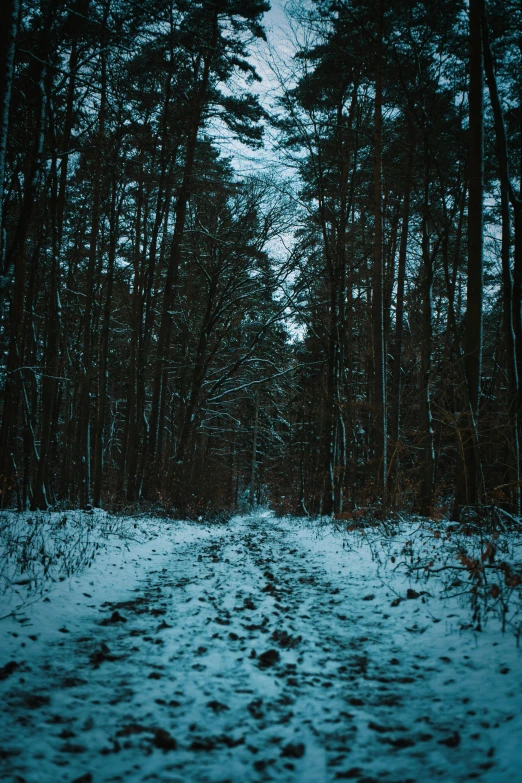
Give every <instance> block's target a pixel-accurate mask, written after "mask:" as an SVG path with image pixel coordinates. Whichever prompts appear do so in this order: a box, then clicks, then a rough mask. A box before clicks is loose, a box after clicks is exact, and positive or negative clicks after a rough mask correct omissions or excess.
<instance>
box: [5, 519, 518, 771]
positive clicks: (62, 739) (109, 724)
mask: <svg viewBox="0 0 522 783" xmlns="http://www.w3.org/2000/svg"><path fill="white" fill-rule="evenodd" d="M140 524H141V523H140ZM405 535H407V531H403V540H402V542H403V543H404V536H405ZM352 538H353V539H354V541H355V543H353V544H352V545H350V546H348V545H347V543H346V535H344V537H343V536H342V535H340V534H339V532H338V531H337V532H336V531H335V529H334V528H333V527H332V526H331V525H324V524H317V523H313V522H307V521H304V520H292V519H288V518H284V519H277V518H275V517H274V516H272V515H271V514H269V513H259V514H257V515H255V514H254V515H250V516H243V517H235V518H234V519H233V520H231V521H230V522H229V523H228V524H226V525H219V526H218V525H216V526H212V527H208V526H207V527H205V526H202V525H197V524H194V523H193V524H189V523H180V522H171V523H165V524H164V525H163V526H162V527H161V528H159V532H158V535H157V536H156V538H154V539H151V540H148V541H147V540H140V541H139V542H136V543H132V542H131V543H130V545H129V546H128V547H123V548H121V547H120V548H114V547H113V548H109V549H107V550H105V551H100V553H99V555H98V557H97V558H96V559H95V561H94V563H93V565H92V567H91V568H90V569H88V570H86V571H85V572H84V573H82V574H80V575H77V576H74V577H71V578H70V579H68V580H65V581H62V582H59V583H57V584H56V585H55V586H54V588H53V590H52V591H51V592H49V593H48V594H47V598H45V599H42V598H40V600H39V601H37V602H34V603H31V601H24V602H22V604H20V603H17V601H18V598H16V596H15V597H13V596H12V595H11V597H10V598H9V596H8V595H7V594H6V596H5V597H4V599H3V607H2V608H1V609H0V616H2V618H3V619H2V620H1V622H0V679H1V681H0V698H1V703H2V720H1V722H0V779H1V780H2V781H4V782H5V783H7V781H13V783H15V782H16V783H22V781H25V782H26V783H55V781H56V783H58V782H60V781H67V783H71V782H72V781H78V782H79V781H81V783H88V782H89V781H93V783H101V782H102V781H103V782H106V781H107V782H108V781H125V783H127V782H132V783H134V781H136V782H137V781H161V782H164V783H167V781H168V782H169V783H175V782H176V783H177V782H178V781H179V782H183V783H204V782H205V781H213V782H214V783H217V782H218V781H222V782H224V781H234V783H248V782H249V781H253V782H256V781H280V782H281V783H287V782H288V783H290V782H292V783H326V782H327V781H336V780H355V781H358V782H359V783H363V782H364V783H371V782H373V781H386V782H387V783H392V782H393V783H407V781H412V782H414V783H416V782H417V781H419V782H420V781H427V782H429V781H439V780H440V781H444V782H445V783H453V782H455V783H456V782H457V781H465V780H471V779H475V780H479V781H488V783H493V782H494V781H495V782H498V783H506V781H512V783H514V781H516V780H520V777H519V775H520V769H521V762H522V742H521V737H522V688H521V681H522V676H521V675H522V651H521V650H520V649H519V648H518V647H517V645H516V642H515V638H514V636H513V634H512V633H507V632H506V633H505V634H502V633H501V632H500V630H499V628H498V625H497V624H496V623H495V622H494V621H491V622H489V623H487V624H486V626H485V628H484V629H483V630H482V632H480V633H478V632H476V631H475V630H474V628H473V626H472V624H471V623H470V611H469V607H468V604H467V602H466V601H464V600H461V599H459V598H458V597H456V598H453V599H450V600H446V601H443V600H441V598H440V596H439V595H438V594H437V592H438V588H437V585H436V582H435V581H429V582H427V583H426V584H420V583H417V582H412V581H411V579H410V578H409V577H407V576H405V574H404V573H403V572H401V571H400V569H398V570H395V569H391V568H384V569H383V558H382V557H381V556H380V555H379V552H378V551H377V550H378V546H377V545H376V544H375V541H374V542H373V543H368V541H367V540H366V539H365V537H364V536H360V538H356V536H355V534H354V536H353V537H352ZM399 538H400V536H399ZM397 546H398V544H397ZM414 588H416V589H414ZM408 589H409V595H410V598H407V595H408ZM18 597H19V596H18ZM399 599H400V600H399ZM10 612H12V614H10ZM6 614H7V615H9V614H10V616H5V615H6Z"/></svg>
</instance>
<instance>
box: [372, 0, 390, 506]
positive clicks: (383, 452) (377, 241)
mask: <svg viewBox="0 0 522 783" xmlns="http://www.w3.org/2000/svg"><path fill="white" fill-rule="evenodd" d="M377 14H378V16H377V41H376V48H375V71H376V72H375V105H374V164H373V185H374V247H373V291H372V332H373V356H374V400H373V404H374V422H375V423H374V435H373V440H374V449H375V477H376V483H377V494H378V495H379V494H380V495H381V496H382V499H383V501H384V502H386V479H387V421H386V373H385V349H384V312H383V309H384V264H383V247H382V219H383V215H382V98H383V96H382V89H383V26H384V0H379V6H378V11H377Z"/></svg>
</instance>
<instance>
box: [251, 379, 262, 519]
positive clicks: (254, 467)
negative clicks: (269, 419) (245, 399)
mask: <svg viewBox="0 0 522 783" xmlns="http://www.w3.org/2000/svg"><path fill="white" fill-rule="evenodd" d="M259 400H260V394H259V389H258V390H257V393H256V412H255V416H254V434H253V437H252V460H251V464H250V493H249V502H250V508H254V503H255V497H256V492H255V486H256V474H257V434H258V429H259Z"/></svg>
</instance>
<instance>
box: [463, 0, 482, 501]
mask: <svg viewBox="0 0 522 783" xmlns="http://www.w3.org/2000/svg"><path fill="white" fill-rule="evenodd" d="M481 2H482V0H470V4H469V51H470V56H469V72H470V76H469V162H468V166H469V185H468V275H467V307H466V330H465V337H464V368H465V373H466V382H467V386H468V395H469V401H470V406H471V410H472V413H473V416H474V419H475V422H477V420H478V410H479V399H480V377H481V367H482V296H483V294H482V277H483V230H484V228H483V191H484V119H483V74H482V67H483V57H482V36H481ZM464 419H465V427H464V431H463V438H464V444H465V451H464V454H465V474H466V475H465V502H466V504H476V503H478V502H479V501H480V499H481V495H482V488H481V482H480V478H479V477H480V462H479V460H480V457H479V455H478V454H477V450H476V449H475V448H474V444H473V438H472V435H471V423H470V422H469V421H468V419H467V416H465V417H464Z"/></svg>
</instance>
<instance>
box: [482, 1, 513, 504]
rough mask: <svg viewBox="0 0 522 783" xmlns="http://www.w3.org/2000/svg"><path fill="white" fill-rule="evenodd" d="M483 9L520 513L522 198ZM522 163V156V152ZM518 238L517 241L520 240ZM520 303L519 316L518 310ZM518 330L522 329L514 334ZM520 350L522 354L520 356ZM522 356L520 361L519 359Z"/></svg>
mask: <svg viewBox="0 0 522 783" xmlns="http://www.w3.org/2000/svg"><path fill="white" fill-rule="evenodd" d="M481 13H482V41H483V48H484V69H485V73H486V80H487V84H488V89H489V95H490V100H491V106H492V109H493V118H494V123H495V138H496V147H497V157H498V164H499V179H500V202H501V217H502V246H501V258H502V303H503V326H504V343H505V347H506V360H507V368H506V369H507V378H508V419H509V428H510V436H509V440H510V445H511V448H510V454H511V458H510V473H511V475H510V480H509V483H510V485H511V486H512V487H513V490H512V493H511V494H512V498H513V505H514V507H515V511H516V513H517V514H519V513H520V454H519V437H518V422H519V414H520V399H519V395H520V388H519V383H520V372H521V371H522V334H520V330H521V324H520V306H521V301H520V292H521V285H522V257H521V256H522V202H521V200H520V197H518V198H517V197H516V196H515V194H514V191H513V188H512V185H511V182H510V176H509V156H508V142H507V135H506V128H505V124H504V115H503V111H502V105H501V103H500V97H499V94H498V87H497V80H496V76H495V64H494V61H493V54H492V52H491V46H490V41H489V28H488V21H487V16H486V8H485V4H484V0H482V3H481ZM521 167H522V156H521ZM510 194H511V200H512V203H513V207H514V213H515V237H516V241H515V274H516V277H517V286H516V288H517V289H518V290H517V297H516V299H517V300H518V301H516V300H515V297H514V286H513V277H512V274H511V260H510V255H511V221H510V214H509V200H510ZM517 239H518V243H517ZM517 306H518V318H517V317H516V316H515V312H516V309H517ZM516 331H518V332H519V334H517V336H516V337H515V334H516ZM517 351H518V353H519V356H518V357H517ZM518 360H520V364H519V361H518Z"/></svg>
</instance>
